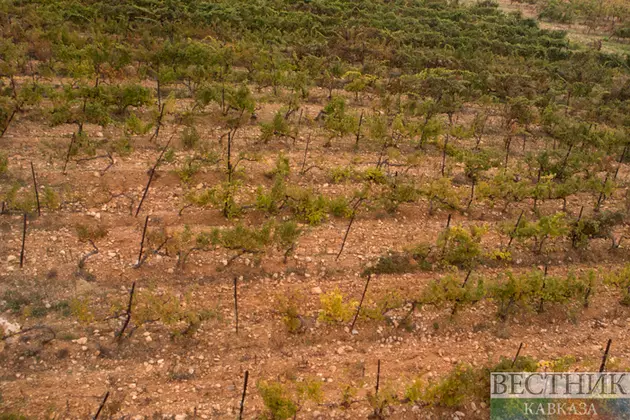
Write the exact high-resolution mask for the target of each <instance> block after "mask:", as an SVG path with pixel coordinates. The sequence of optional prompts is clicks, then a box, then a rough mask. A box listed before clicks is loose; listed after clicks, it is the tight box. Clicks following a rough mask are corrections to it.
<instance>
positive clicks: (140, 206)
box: [136, 136, 173, 217]
mask: <svg viewBox="0 0 630 420" xmlns="http://www.w3.org/2000/svg"><path fill="white" fill-rule="evenodd" d="M172 139H173V136H171V138H170V139H168V142H166V146H164V148H163V149H162V153H160V156H158V158H157V161H156V162H155V165H153V168H151V173H150V174H149V181H148V182H147V186H146V187H145V188H144V192H143V193H142V198H141V199H140V203H139V204H138V209H137V210H136V217H138V213H140V209H141V208H142V203H144V199H145V198H147V193H148V192H149V187H150V186H151V181H153V176H154V175H155V171H156V170H157V167H158V165H159V164H160V162H161V161H162V157H163V156H164V153H165V152H166V149H167V148H168V146H169V144H171V140H172Z"/></svg>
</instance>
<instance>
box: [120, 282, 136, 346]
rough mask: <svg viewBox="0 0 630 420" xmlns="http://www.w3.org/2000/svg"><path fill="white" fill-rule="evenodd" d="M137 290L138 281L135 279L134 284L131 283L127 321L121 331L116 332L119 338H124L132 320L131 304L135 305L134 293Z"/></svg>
mask: <svg viewBox="0 0 630 420" xmlns="http://www.w3.org/2000/svg"><path fill="white" fill-rule="evenodd" d="M135 291H136V282H135V281H134V282H133V284H132V285H131V291H130V292H129V303H128V304H127V313H126V318H125V323H124V324H123V326H122V328H121V329H120V332H119V333H118V334H116V338H117V339H119V340H120V339H121V338H122V336H123V334H124V332H125V330H126V329H127V326H128V325H129V321H131V306H132V305H133V294H134V292H135Z"/></svg>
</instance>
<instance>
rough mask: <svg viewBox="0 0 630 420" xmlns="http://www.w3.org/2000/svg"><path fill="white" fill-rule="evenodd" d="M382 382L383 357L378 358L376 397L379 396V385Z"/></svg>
mask: <svg viewBox="0 0 630 420" xmlns="http://www.w3.org/2000/svg"><path fill="white" fill-rule="evenodd" d="M380 382H381V359H378V367H377V368H376V393H375V397H376V398H378V387H379V385H380ZM376 398H375V399H376Z"/></svg>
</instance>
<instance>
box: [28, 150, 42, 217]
mask: <svg viewBox="0 0 630 420" xmlns="http://www.w3.org/2000/svg"><path fill="white" fill-rule="evenodd" d="M31 173H32V174H33V188H34V189H35V198H36V199H37V215H38V216H41V215H42V208H41V206H40V205H39V191H37V178H36V177H35V167H34V166H33V162H31Z"/></svg>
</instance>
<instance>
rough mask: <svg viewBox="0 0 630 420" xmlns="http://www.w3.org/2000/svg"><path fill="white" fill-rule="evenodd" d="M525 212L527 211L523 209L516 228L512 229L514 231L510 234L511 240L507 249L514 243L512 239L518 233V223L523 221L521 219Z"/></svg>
mask: <svg viewBox="0 0 630 420" xmlns="http://www.w3.org/2000/svg"><path fill="white" fill-rule="evenodd" d="M523 213H525V210H521V214H520V215H519V216H518V219H517V220H516V224H515V225H514V229H512V233H511V234H510V241H509V242H508V244H507V248H506V249H510V246H511V245H512V241H513V240H514V235H516V230H517V229H518V225H519V223H521V219H522V218H523Z"/></svg>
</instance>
